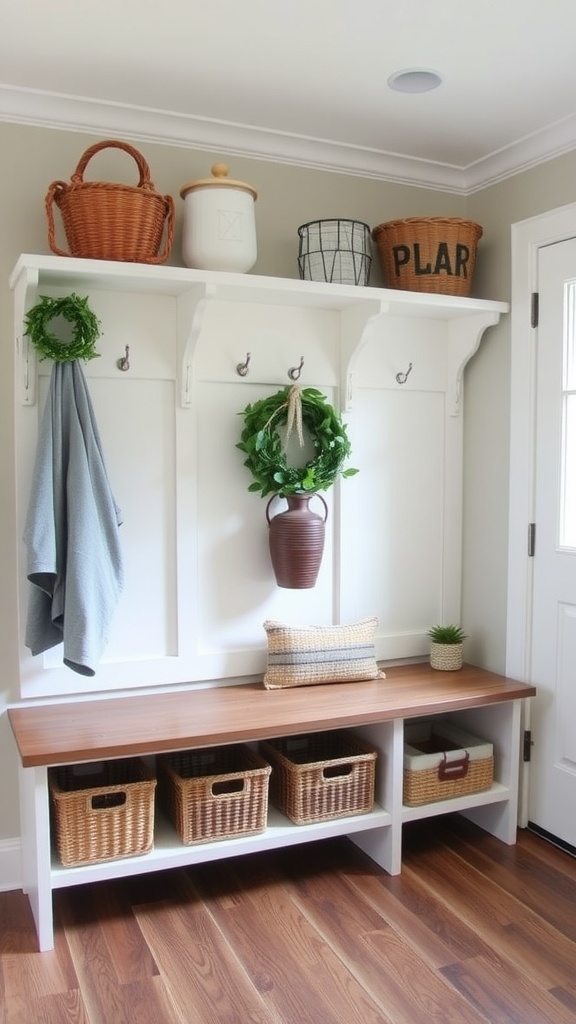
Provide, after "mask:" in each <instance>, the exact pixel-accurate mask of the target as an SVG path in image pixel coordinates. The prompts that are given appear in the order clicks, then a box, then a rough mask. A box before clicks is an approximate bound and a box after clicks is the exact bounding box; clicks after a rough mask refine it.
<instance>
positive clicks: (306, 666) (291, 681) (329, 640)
mask: <svg viewBox="0 0 576 1024" xmlns="http://www.w3.org/2000/svg"><path fill="white" fill-rule="evenodd" d="M377 626H378V619H377V618H376V616H373V617H372V618H368V619H361V620H360V621H359V622H353V623H351V624H350V625H344V626H288V625H286V624H285V623H283V622H274V621H272V620H270V619H268V620H266V622H265V623H264V629H265V630H266V636H267V640H268V665H267V669H266V673H265V675H264V686H265V687H266V689H268V690H278V689H282V688H285V687H288V686H314V685H315V684H317V683H351V682H359V681H360V680H362V679H384V678H385V676H384V673H383V672H382V671H381V670H380V669H379V668H378V665H377V664H376V655H375V649H374V636H375V633H376V628H377Z"/></svg>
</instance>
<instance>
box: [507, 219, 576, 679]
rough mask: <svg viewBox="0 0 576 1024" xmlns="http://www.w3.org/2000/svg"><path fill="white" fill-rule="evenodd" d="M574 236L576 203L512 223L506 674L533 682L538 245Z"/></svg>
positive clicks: (575, 230)
mask: <svg viewBox="0 0 576 1024" xmlns="http://www.w3.org/2000/svg"><path fill="white" fill-rule="evenodd" d="M574 236H576V203H571V204H570V205H568V206H562V207H560V208H558V209H556V210H551V211H550V212H549V213H545V214H542V215H540V216H537V217H531V218H530V219H528V220H524V221H519V222H518V223H517V224H513V225H512V302H511V310H512V347H511V396H510V492H509V500H510V510H509V520H508V524H509V548H508V615H507V638H506V674H507V675H509V676H511V677H512V678H514V679H521V680H523V681H525V682H529V681H530V680H529V664H528V655H529V647H530V630H531V611H532V609H531V599H532V563H531V560H530V558H528V554H527V551H528V524H529V523H531V522H533V517H534V443H535V437H534V430H535V413H536V410H535V396H534V388H535V358H536V351H535V348H536V344H535V343H536V338H535V331H534V330H533V329H532V328H531V327H530V315H531V297H532V292H533V291H536V290H537V283H538V282H537V276H536V275H537V259H538V249H539V248H541V247H542V246H544V245H551V244H553V243H554V242H561V241H564V240H565V239H567V238H573V237H574Z"/></svg>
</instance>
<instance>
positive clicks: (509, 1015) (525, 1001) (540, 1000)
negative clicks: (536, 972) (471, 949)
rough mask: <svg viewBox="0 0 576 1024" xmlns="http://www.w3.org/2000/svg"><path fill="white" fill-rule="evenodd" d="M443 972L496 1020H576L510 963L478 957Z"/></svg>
mask: <svg viewBox="0 0 576 1024" xmlns="http://www.w3.org/2000/svg"><path fill="white" fill-rule="evenodd" d="M442 970H443V973H444V974H445V975H446V977H447V978H449V979H450V981H451V983H452V984H453V985H454V986H455V988H457V989H458V990H459V991H460V992H461V993H462V995H463V996H465V998H466V999H467V1000H468V1001H469V1002H470V1003H472V1005H474V1006H475V1007H476V1008H477V1009H478V1010H479V1011H480V1012H481V1013H484V1014H485V1016H486V1017H487V1019H488V1020H489V1021H491V1022H493V1024H574V1014H573V1013H572V1011H571V1010H570V1009H568V1008H567V1007H566V1006H565V1005H563V1004H562V1003H561V1001H560V1000H559V999H557V998H556V997H555V996H554V995H553V993H551V992H544V991H542V990H540V989H539V988H537V987H536V986H534V985H531V984H530V982H529V979H528V978H527V976H526V975H525V974H523V973H522V972H521V971H518V970H516V969H515V968H514V966H513V965H512V964H511V963H510V961H509V960H507V961H506V962H501V961H500V962H498V961H497V960H496V959H495V958H492V959H490V960H488V959H486V958H485V957H475V958H473V959H472V960H467V961H466V962H465V963H460V964H453V965H452V967H444V968H443V969H442Z"/></svg>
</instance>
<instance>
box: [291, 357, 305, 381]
mask: <svg viewBox="0 0 576 1024" xmlns="http://www.w3.org/2000/svg"><path fill="white" fill-rule="evenodd" d="M303 366H304V356H300V366H291V367H290V369H289V370H288V376H289V377H290V380H298V378H299V377H300V374H301V372H302V367H303Z"/></svg>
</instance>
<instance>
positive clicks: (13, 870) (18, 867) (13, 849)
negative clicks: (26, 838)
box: [0, 838, 22, 892]
mask: <svg viewBox="0 0 576 1024" xmlns="http://www.w3.org/2000/svg"><path fill="white" fill-rule="evenodd" d="M21 856H22V855H21V844H20V839H19V838H18V839H1V840H0V892H8V891H9V890H10V889H21V888H22V863H21Z"/></svg>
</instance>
